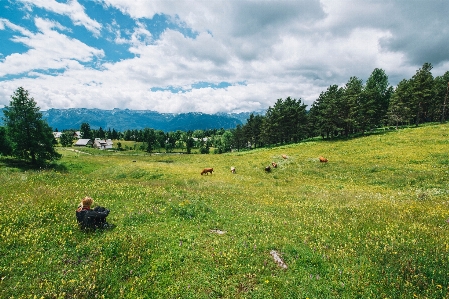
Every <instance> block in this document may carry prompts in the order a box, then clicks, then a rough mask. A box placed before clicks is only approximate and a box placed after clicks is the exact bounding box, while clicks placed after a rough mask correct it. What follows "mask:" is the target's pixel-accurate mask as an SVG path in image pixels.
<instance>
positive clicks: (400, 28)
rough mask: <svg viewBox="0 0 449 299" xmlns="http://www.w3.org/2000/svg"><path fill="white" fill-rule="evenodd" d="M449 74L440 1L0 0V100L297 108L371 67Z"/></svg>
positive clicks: (446, 12) (158, 107) (227, 109)
mask: <svg viewBox="0 0 449 299" xmlns="http://www.w3.org/2000/svg"><path fill="white" fill-rule="evenodd" d="M426 62H429V63H431V64H432V66H433V69H432V74H433V75H434V76H441V75H443V74H444V73H445V72H446V71H448V70H449V1H448V0H363V1H360V0H276V1H270V0H213V1H212V0H198V1H193V0H164V1H159V0H151V1H150V0H133V1H129V0H69V1H62V0H58V1H55V0H0V108H1V107H4V106H8V105H9V104H10V101H11V95H13V93H14V91H15V90H16V89H17V88H18V87H20V86H21V87H23V88H24V89H26V90H28V91H29V94H30V96H31V97H33V98H34V100H35V101H36V102H37V105H38V106H39V107H40V109H41V110H44V111H45V110H48V109H51V108H57V109H65V108H99V109H106V110H110V109H114V108H120V109H132V110H152V111H158V112H161V113H186V112H203V113H210V114H213V113H218V112H224V113H238V112H252V111H265V110H266V109H267V108H268V107H270V106H271V107H272V106H273V105H274V103H275V102H276V100H277V99H285V98H287V97H289V96H290V97H292V98H294V99H297V100H301V101H302V102H303V103H304V104H306V105H308V108H310V106H311V105H312V104H313V102H314V101H315V100H316V99H317V98H318V96H319V95H320V93H321V92H323V91H325V90H326V89H327V88H328V87H329V86H330V85H333V84H337V85H339V86H344V85H345V84H346V83H347V82H348V81H349V79H350V78H351V77H353V76H356V77H358V78H359V79H362V80H363V81H364V82H366V80H367V79H368V78H369V76H370V74H371V73H372V71H373V70H374V69H375V68H381V69H383V70H384V71H385V73H386V74H387V75H388V78H389V82H390V84H391V85H392V86H396V85H397V84H398V83H399V82H400V81H401V80H402V79H410V78H411V77H412V76H413V75H414V74H415V73H416V71H417V70H418V69H419V68H421V67H422V65H423V64H424V63H426Z"/></svg>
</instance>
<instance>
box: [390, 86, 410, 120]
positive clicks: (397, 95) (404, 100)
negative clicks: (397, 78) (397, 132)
mask: <svg viewBox="0 0 449 299" xmlns="http://www.w3.org/2000/svg"><path fill="white" fill-rule="evenodd" d="M412 93H413V91H412V81H411V80H406V79H404V80H402V81H401V82H399V84H398V85H397V86H396V89H395V91H394V93H393V94H392V96H391V99H390V105H389V107H388V111H387V118H388V123H389V124H392V125H395V126H396V128H398V127H399V126H400V125H404V124H409V123H410V121H411V120H412V116H411V111H410V106H411V100H412Z"/></svg>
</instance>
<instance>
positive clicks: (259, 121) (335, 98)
mask: <svg viewBox="0 0 449 299" xmlns="http://www.w3.org/2000/svg"><path fill="white" fill-rule="evenodd" d="M432 68H433V67H432V65H431V64H430V63H424V64H423V66H422V67H421V68H420V69H418V70H417V71H416V73H415V75H413V76H412V78H410V79H403V80H402V81H400V82H399V84H398V85H397V86H396V87H395V88H394V87H393V86H391V85H390V83H389V81H388V75H387V74H386V73H385V71H384V70H382V69H379V68H376V69H374V70H373V72H372V73H371V75H370V76H369V78H368V79H367V80H366V82H363V80H362V79H360V78H358V77H351V78H349V80H348V82H347V83H346V84H345V86H338V85H331V86H329V87H328V88H327V89H326V90H325V91H323V92H321V94H320V95H319V97H318V98H317V99H316V100H315V102H314V103H313V105H312V106H311V107H310V108H309V109H308V107H307V105H305V104H304V103H303V101H302V99H301V98H299V99H295V98H291V97H287V98H285V99H282V98H280V99H277V100H276V102H275V103H274V105H273V106H270V107H269V108H268V109H267V110H266V112H265V114H251V115H250V117H249V118H248V119H247V122H246V123H245V124H243V125H237V127H236V128H234V129H231V130H224V129H212V130H195V131H187V132H184V131H180V130H178V131H175V132H164V131H161V130H154V129H151V128H145V129H142V130H125V131H124V132H118V131H116V130H115V129H112V130H111V129H110V128H109V129H108V130H103V129H102V128H101V127H100V128H99V129H98V130H94V129H91V128H90V126H89V124H88V123H83V124H82V125H81V134H82V136H83V138H110V139H114V140H125V141H135V142H139V143H141V145H140V147H139V149H140V150H144V151H147V152H152V151H154V150H155V149H160V148H164V149H165V150H166V151H167V152H171V151H173V150H175V149H181V150H186V152H187V153H190V152H191V149H192V148H198V149H199V152H200V153H209V151H210V149H211V148H214V153H224V152H230V151H232V150H237V151H240V150H246V149H253V148H260V147H270V146H276V145H282V144H291V143H298V142H301V141H303V140H306V139H310V138H314V137H317V136H321V137H322V138H325V139H334V138H342V137H343V138H348V137H352V136H358V135H363V134H367V133H370V132H372V131H373V130H376V129H378V128H382V127H383V128H385V127H387V128H395V129H397V128H399V127H403V126H419V125H420V124H423V123H427V122H445V121H446V120H447V111H446V106H447V97H448V95H447V94H448V88H449V71H448V72H446V73H445V74H444V75H442V76H436V77H434V76H433V75H432V72H431V71H432ZM69 135H70V134H66V136H69ZM61 143H62V145H63V146H67V145H71V144H72V142H71V138H69V140H67V141H64V138H63V139H62V142H61ZM118 147H119V149H121V150H123V149H125V148H124V147H121V143H120V142H118Z"/></svg>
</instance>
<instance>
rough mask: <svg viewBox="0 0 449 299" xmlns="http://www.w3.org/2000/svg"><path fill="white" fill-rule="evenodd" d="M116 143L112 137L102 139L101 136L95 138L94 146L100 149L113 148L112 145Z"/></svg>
mask: <svg viewBox="0 0 449 299" xmlns="http://www.w3.org/2000/svg"><path fill="white" fill-rule="evenodd" d="M113 144H114V143H113V142H112V140H111V139H100V138H95V140H94V143H93V147H94V148H98V149H102V150H103V149H110V148H112V145H113Z"/></svg>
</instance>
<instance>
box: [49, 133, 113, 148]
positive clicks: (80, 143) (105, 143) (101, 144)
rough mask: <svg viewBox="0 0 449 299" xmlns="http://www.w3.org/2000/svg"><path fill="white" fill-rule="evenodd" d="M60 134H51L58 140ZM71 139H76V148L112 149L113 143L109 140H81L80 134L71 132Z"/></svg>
mask: <svg viewBox="0 0 449 299" xmlns="http://www.w3.org/2000/svg"><path fill="white" fill-rule="evenodd" d="M61 134H62V132H53V136H54V137H55V138H56V139H58V138H60V137H61ZM73 138H74V139H76V142H75V144H74V146H77V147H93V148H96V149H100V150H104V149H112V146H113V145H114V143H113V142H112V140H111V139H100V138H95V139H83V138H81V132H80V131H75V132H73Z"/></svg>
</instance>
